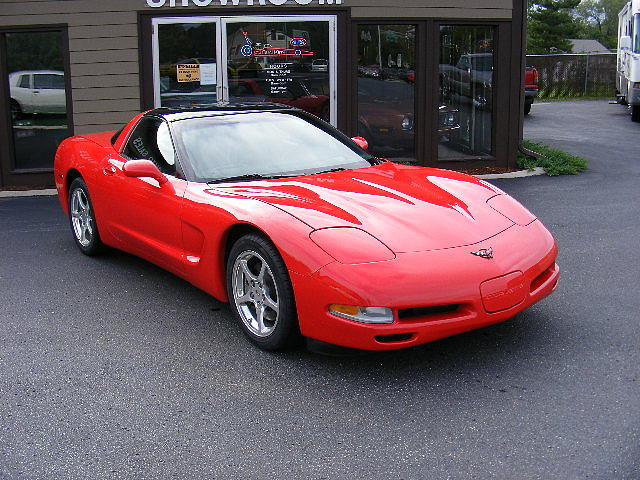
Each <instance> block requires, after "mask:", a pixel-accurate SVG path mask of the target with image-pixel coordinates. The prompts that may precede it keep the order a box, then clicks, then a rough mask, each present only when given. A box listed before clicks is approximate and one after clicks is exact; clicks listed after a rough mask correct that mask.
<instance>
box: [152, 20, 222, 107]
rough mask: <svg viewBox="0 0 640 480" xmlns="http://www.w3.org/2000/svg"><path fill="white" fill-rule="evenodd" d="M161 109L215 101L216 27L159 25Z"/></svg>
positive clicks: (211, 25) (214, 25)
mask: <svg viewBox="0 0 640 480" xmlns="http://www.w3.org/2000/svg"><path fill="white" fill-rule="evenodd" d="M158 46H159V49H158V51H159V52H158V53H159V55H158V56H159V61H160V69H159V70H160V106H163V107H181V106H186V105H195V104H211V103H215V102H216V101H217V95H216V89H217V84H218V79H217V65H216V64H217V60H216V24H215V23H169V24H159V25H158Z"/></svg>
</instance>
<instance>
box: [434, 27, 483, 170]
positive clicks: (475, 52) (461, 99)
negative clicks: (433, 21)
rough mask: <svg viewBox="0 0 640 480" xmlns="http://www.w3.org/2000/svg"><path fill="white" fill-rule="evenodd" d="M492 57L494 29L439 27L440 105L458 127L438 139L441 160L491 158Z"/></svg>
mask: <svg viewBox="0 0 640 480" xmlns="http://www.w3.org/2000/svg"><path fill="white" fill-rule="evenodd" d="M493 56H494V27H485V26H464V25H444V26H441V27H440V104H441V105H446V106H447V107H449V108H452V109H454V110H455V111H456V112H457V116H458V118H457V121H458V123H459V125H460V128H459V129H457V130H455V131H453V132H451V133H449V134H445V135H441V136H440V142H439V148H438V156H439V158H440V159H448V158H466V157H487V156H490V155H491V154H492V147H493V145H492V114H493V82H494V79H493ZM441 113H442V110H441Z"/></svg>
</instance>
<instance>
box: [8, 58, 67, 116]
mask: <svg viewBox="0 0 640 480" xmlns="http://www.w3.org/2000/svg"><path fill="white" fill-rule="evenodd" d="M9 89H10V92H11V117H12V119H13V120H14V121H16V120H17V119H18V118H19V117H20V116H22V115H23V114H60V115H62V114H65V113H66V112H67V99H66V92H65V81H64V72H60V71H57V70H23V71H19V72H13V73H11V74H9ZM65 124H66V122H65Z"/></svg>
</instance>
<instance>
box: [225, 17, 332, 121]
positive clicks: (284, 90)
mask: <svg viewBox="0 0 640 480" xmlns="http://www.w3.org/2000/svg"><path fill="white" fill-rule="evenodd" d="M329 49H330V45H329V22H324V21H304V20H303V21H295V20H283V21H273V22H263V21H251V20H250V19H247V20H246V21H241V22H237V21H235V20H232V19H229V20H228V21H227V23H226V50H227V74H228V78H229V100H230V101H239V102H243V101H252V102H253V101H266V102H275V103H282V104H285V105H291V106H294V107H297V108H300V109H302V110H305V111H307V112H309V113H312V114H314V115H316V116H318V117H320V118H322V119H323V120H326V121H329V120H330V115H331V108H330V104H331V99H330V95H329V92H330V83H331V82H330V66H331V65H330V61H329V57H330V55H329Z"/></svg>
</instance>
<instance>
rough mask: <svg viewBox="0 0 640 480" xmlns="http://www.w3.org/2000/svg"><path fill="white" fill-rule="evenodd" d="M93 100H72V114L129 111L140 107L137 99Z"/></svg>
mask: <svg viewBox="0 0 640 480" xmlns="http://www.w3.org/2000/svg"><path fill="white" fill-rule="evenodd" d="M118 98H119V97H114V99H113V100H95V101H74V102H73V113H74V115H77V114H80V113H101V112H131V111H132V110H137V109H139V108H140V101H139V100H137V99H125V100H121V99H118Z"/></svg>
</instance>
